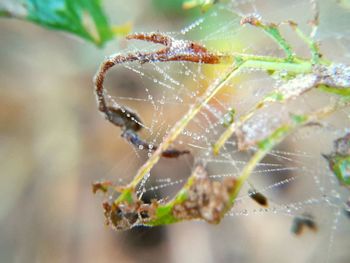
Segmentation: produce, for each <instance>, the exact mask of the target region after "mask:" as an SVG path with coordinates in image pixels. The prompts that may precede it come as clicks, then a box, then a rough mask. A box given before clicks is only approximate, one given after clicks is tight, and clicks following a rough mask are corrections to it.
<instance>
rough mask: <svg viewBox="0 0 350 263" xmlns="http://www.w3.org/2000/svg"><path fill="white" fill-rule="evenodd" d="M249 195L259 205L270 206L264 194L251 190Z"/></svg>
mask: <svg viewBox="0 0 350 263" xmlns="http://www.w3.org/2000/svg"><path fill="white" fill-rule="evenodd" d="M248 194H249V196H250V198H252V199H253V200H254V201H255V202H257V203H258V204H259V205H261V206H265V207H267V206H268V201H267V198H266V196H264V195H263V194H262V193H260V192H257V191H256V190H255V189H249V191H248Z"/></svg>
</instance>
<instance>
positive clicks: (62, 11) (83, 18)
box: [0, 0, 120, 46]
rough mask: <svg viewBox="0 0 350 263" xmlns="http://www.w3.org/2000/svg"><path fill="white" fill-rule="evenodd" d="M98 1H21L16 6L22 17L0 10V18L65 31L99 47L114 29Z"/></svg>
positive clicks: (112, 33)
mask: <svg viewBox="0 0 350 263" xmlns="http://www.w3.org/2000/svg"><path fill="white" fill-rule="evenodd" d="M101 2H102V1H101V0H25V1H22V2H20V3H16V5H17V6H18V7H20V8H24V9H25V10H26V12H27V13H26V15H25V16H24V17H23V14H19V13H17V12H16V11H15V10H6V8H4V10H1V8H0V15H1V16H7V17H15V18H21V19H25V20H29V21H32V22H34V23H37V24H39V25H41V26H44V27H47V28H50V29H55V30H62V31H67V32H70V33H72V34H75V35H77V36H79V37H82V38H84V39H86V40H88V41H91V42H93V43H94V44H96V45H97V46H103V45H104V44H105V43H106V42H107V41H109V40H111V39H112V38H113V37H114V35H115V32H119V31H120V30H119V31H118V30H115V29H114V28H113V27H112V26H111V25H110V24H109V21H108V18H107V17H106V15H105V12H104V11H103V8H102V5H101Z"/></svg>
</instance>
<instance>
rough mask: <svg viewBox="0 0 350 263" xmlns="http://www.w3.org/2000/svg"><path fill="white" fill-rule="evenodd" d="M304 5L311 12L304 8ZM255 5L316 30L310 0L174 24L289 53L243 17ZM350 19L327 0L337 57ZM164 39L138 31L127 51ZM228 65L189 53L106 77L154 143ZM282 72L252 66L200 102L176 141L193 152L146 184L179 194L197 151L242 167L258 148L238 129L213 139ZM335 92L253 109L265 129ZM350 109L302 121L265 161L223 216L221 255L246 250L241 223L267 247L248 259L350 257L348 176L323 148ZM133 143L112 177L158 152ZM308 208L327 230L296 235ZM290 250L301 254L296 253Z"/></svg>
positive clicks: (207, 159) (331, 54)
mask: <svg viewBox="0 0 350 263" xmlns="http://www.w3.org/2000/svg"><path fill="white" fill-rule="evenodd" d="M300 10H306V11H307V12H302V14H301V12H300ZM251 13H254V14H258V15H260V16H261V17H262V18H263V19H264V20H266V21H273V22H281V21H286V20H288V19H291V20H294V21H296V22H298V23H299V24H300V26H301V28H302V29H303V30H305V32H309V31H310V28H309V27H308V26H307V21H308V20H310V18H311V17H312V16H313V10H312V8H311V5H310V3H309V1H293V2H292V3H288V5H286V4H285V3H284V2H283V1H231V2H228V3H226V4H222V5H217V6H215V7H214V8H213V9H212V10H210V11H209V12H207V13H206V14H204V15H203V16H201V17H200V18H198V19H196V20H195V21H193V22H192V23H191V24H189V25H187V26H186V27H184V28H182V29H180V30H178V31H175V32H167V34H168V35H170V36H172V37H174V38H176V39H188V40H191V41H197V42H200V43H202V44H204V45H205V46H206V47H207V48H208V49H209V50H213V51H220V52H226V53H232V52H239V53H247V54H260V55H273V56H276V55H281V56H282V55H283V53H282V51H281V50H279V49H278V47H276V45H275V44H274V43H273V42H272V41H271V40H270V39H269V38H268V37H267V36H266V35H264V33H263V32H261V31H259V30H258V29H256V28H253V27H246V26H244V27H241V26H239V21H240V19H241V17H242V16H244V15H246V14H251ZM332 14H333V15H332ZM334 14H336V15H334ZM349 23H350V13H349V9H346V7H344V6H342V5H341V4H337V3H336V1H329V2H326V1H325V3H324V2H321V3H320V27H319V30H318V32H317V34H316V38H317V39H318V40H319V41H320V42H321V43H322V45H321V50H322V53H323V54H324V55H325V56H326V57H327V58H329V59H331V60H332V61H334V62H337V63H347V64H349V56H350V52H349V44H350V41H349V40H350V39H349V36H350V34H349V33H350V32H349V31H350V29H349V27H348V25H349ZM282 32H283V33H284V34H285V36H286V38H287V39H288V41H289V42H290V43H291V44H292V45H293V47H294V48H295V50H296V52H297V53H298V54H300V55H302V56H308V53H307V52H308V51H307V48H306V47H305V45H304V44H303V43H302V42H301V41H300V40H299V39H298V38H297V37H296V36H295V35H293V32H291V31H290V30H289V29H288V28H287V27H282ZM158 48H159V47H158V46H157V45H149V44H144V43H138V42H135V41H134V42H130V43H128V48H127V49H126V50H124V51H123V52H122V53H125V54H126V53H127V52H137V51H140V50H145V51H151V50H157V49H158ZM227 66H229V65H217V66H213V65H201V64H191V63H185V62H173V63H146V64H140V63H127V64H124V65H122V66H119V67H118V69H117V70H115V71H114V72H113V73H110V74H109V76H108V77H109V78H110V79H109V81H107V83H106V87H107V89H108V90H109V94H110V97H109V98H110V102H111V103H113V102H115V103H117V104H118V105H127V106H129V107H130V108H132V109H135V110H136V111H137V112H138V113H139V116H140V117H141V119H142V120H143V132H142V133H141V135H142V137H143V138H144V139H145V140H147V141H148V142H149V143H150V144H153V145H159V144H160V143H161V142H162V138H163V137H164V136H165V135H166V134H167V133H168V132H169V131H170V129H171V127H173V125H174V124H175V123H176V122H177V121H178V120H179V119H180V118H181V116H183V114H184V113H186V111H187V110H188V109H189V107H190V106H191V105H193V103H194V102H195V101H196V100H197V99H198V97H200V96H201V94H203V93H204V92H205V90H206V88H207V87H208V85H209V84H210V83H212V82H213V81H215V79H217V78H218V77H219V76H220V74H223V72H224V71H225V69H226V68H227ZM110 75H113V77H111V76H110ZM111 78H112V80H111ZM280 81H281V80H280V79H279V77H271V76H269V75H268V74H267V73H265V72H262V71H253V70H245V71H242V72H241V73H240V74H239V75H238V76H237V77H235V78H234V79H233V80H232V81H231V82H230V83H229V84H228V85H226V86H225V87H224V88H223V89H222V90H221V91H220V92H219V93H218V94H217V95H216V96H215V97H214V98H213V99H212V100H211V101H210V102H209V103H208V104H207V105H206V106H205V107H204V108H203V109H202V110H201V111H200V112H199V114H198V115H197V116H196V117H195V118H194V119H193V120H192V121H191V123H190V125H188V126H187V127H186V129H185V130H184V131H183V132H182V134H181V135H180V136H179V137H178V139H177V140H176V142H175V143H174V145H173V146H174V147H176V148H178V149H187V150H190V151H191V153H192V155H191V156H182V157H180V158H178V159H171V160H167V159H162V160H161V161H160V162H159V163H158V164H157V165H156V166H155V167H154V168H153V169H152V171H151V174H150V175H149V176H147V178H145V179H144V180H143V182H142V183H141V184H140V187H139V194H140V195H141V194H143V195H145V194H147V195H149V196H150V197H151V198H157V199H159V198H165V199H169V198H171V197H172V196H174V194H175V193H176V192H177V191H178V190H179V189H180V188H181V187H182V185H183V184H184V183H185V182H186V179H187V178H188V176H189V174H190V172H191V169H192V168H193V163H195V162H197V161H201V162H203V163H204V164H205V166H206V168H207V169H208V172H209V176H210V177H211V178H213V179H214V180H221V179H223V178H225V177H228V176H230V177H232V176H239V175H240V172H241V171H242V169H243V167H244V165H245V164H246V163H247V161H248V160H249V158H250V157H251V156H252V153H254V151H255V149H254V148H250V149H248V150H247V151H239V150H238V148H237V138H236V137H234V136H233V137H232V138H230V140H228V141H227V142H226V144H225V145H224V147H223V149H222V150H221V152H220V154H219V155H217V156H214V155H213V153H212V146H213V144H214V143H215V141H216V140H217V139H218V138H219V136H220V134H221V133H222V132H223V131H224V130H225V127H224V125H225V118H227V113H228V112H230V111H231V110H232V109H235V111H236V115H237V116H241V115H242V114H244V113H245V112H247V111H248V110H249V109H250V108H251V107H252V106H253V105H255V104H256V103H257V102H258V101H259V100H260V99H262V98H263V97H264V96H265V95H266V94H268V93H269V92H271V91H272V90H274V89H275V88H276V87H277V86H278V84H279V83H280ZM331 100H332V98H330V96H329V95H325V94H321V93H320V92H317V91H311V92H309V93H306V94H304V95H301V96H299V97H298V98H296V99H295V100H292V101H290V102H288V103H286V104H271V105H270V106H269V107H267V109H266V110H263V111H262V112H261V113H259V114H258V115H257V116H256V117H255V118H253V122H254V123H255V124H256V126H257V128H256V129H258V130H259V129H263V127H264V126H268V125H272V124H271V123H273V122H277V123H278V122H279V120H280V119H283V118H284V116H285V115H286V114H288V113H290V112H293V113H298V114H300V113H307V112H310V111H312V110H315V109H317V108H319V107H320V106H321V105H323V104H325V103H327V102H329V101H331ZM349 119H350V110H348V109H346V110H342V111H339V112H337V113H336V114H334V115H333V116H332V117H330V118H327V119H325V120H324V121H322V123H321V124H320V125H317V126H310V127H305V128H302V129H300V130H298V131H296V132H295V133H293V134H292V135H290V136H288V138H287V139H286V140H285V141H284V142H283V143H281V144H280V145H279V146H278V147H276V148H275V149H274V150H272V151H271V152H270V153H269V154H268V155H267V156H266V157H265V158H264V159H263V161H262V162H261V163H259V164H258V166H257V167H256V169H255V170H254V172H253V173H252V176H251V177H250V180H249V183H248V184H246V185H245V186H244V187H243V189H242V190H241V192H240V194H239V196H238V198H237V200H236V202H235V205H234V207H233V208H232V209H231V211H230V212H229V213H228V214H227V216H226V217H225V220H224V222H223V223H222V224H223V226H222V227H221V226H219V228H220V227H221V229H222V230H221V231H222V232H220V233H221V234H222V236H221V238H223V239H224V240H227V241H228V242H225V244H223V243H224V242H223V243H220V245H218V247H216V248H215V250H214V252H213V255H212V257H213V258H214V259H216V260H218V261H220V262H221V261H225V259H226V257H230V255H231V256H232V253H234V252H232V251H238V248H237V247H240V246H239V245H237V244H235V243H236V242H237V240H239V239H237V238H235V237H234V236H239V233H238V232H240V231H241V232H242V230H240V231H239V230H238V229H237V224H239V225H240V226H242V227H243V229H245V230H246V231H245V232H244V233H243V234H242V233H241V234H240V235H242V236H241V238H242V239H243V240H245V242H250V243H251V244H252V246H253V245H254V244H255V245H257V246H258V247H259V248H258V249H256V251H255V253H248V252H247V253H245V254H244V255H243V259H244V260H245V261H247V262H254V261H259V262H265V261H266V262H271V260H274V261H276V259H280V260H281V261H283V262H303V261H305V262H316V261H317V262H343V261H344V262H345V261H346V259H349V258H350V254H349V251H348V249H347V245H348V244H349V236H350V235H349V234H350V231H349V218H348V215H347V214H346V212H345V211H344V209H345V202H346V201H347V198H348V197H349V192H348V190H347V189H345V188H343V187H341V186H340V185H339V182H338V181H337V179H336V177H335V176H334V175H333V174H332V172H331V171H330V170H329V168H328V164H327V162H326V161H325V159H323V158H322V156H321V154H322V153H329V152H331V151H332V147H333V141H334V140H335V139H337V138H339V137H342V136H344V134H345V133H347V132H350V129H349V127H350V126H349V123H350V122H349ZM260 131H261V132H263V131H262V130H260ZM120 140H122V139H121V138H120ZM125 143H127V142H125ZM129 148H130V149H129V152H128V153H126V154H125V157H124V158H123V159H121V160H119V161H118V163H117V164H116V165H115V167H113V168H112V169H111V171H110V172H109V173H108V174H106V175H105V178H106V177H107V178H108V179H111V180H114V181H116V180H117V182H118V184H123V183H127V182H129V181H130V180H131V179H132V176H133V175H134V174H135V172H136V170H137V167H136V168H135V167H134V166H132V165H131V163H137V164H140V165H141V164H142V163H144V162H145V160H146V159H147V157H148V156H150V155H151V152H149V153H145V151H144V150H143V149H135V148H134V147H133V146H132V145H130V147H129ZM130 160H132V162H131V161H130ZM121 167H122V172H123V174H124V176H120V177H118V178H117V179H116V178H115V171H116V170H119V169H121ZM252 185H253V186H254V188H255V189H256V190H258V191H259V192H260V193H262V194H264V195H265V196H266V197H267V198H268V200H269V206H268V207H267V208H262V207H261V206H259V205H258V204H256V203H255V202H254V201H253V200H252V199H251V198H250V196H249V194H248V190H249V189H250V188H251V187H252ZM305 213H307V214H311V215H312V216H313V218H314V219H315V222H316V224H317V231H316V232H315V233H314V232H312V231H307V230H306V231H304V232H303V233H302V235H301V236H295V235H294V234H293V233H291V231H290V229H291V227H292V224H293V223H292V222H293V219H294V218H295V217H297V216H302V215H304V214H305ZM190 224H196V223H195V222H190ZM208 227H210V226H208ZM209 231H211V230H209ZM213 235H218V233H217V232H215V234H213ZM282 240H283V241H282ZM213 246H215V244H213ZM241 246H242V245H241ZM242 247H243V248H244V246H242ZM228 251H231V252H228ZM230 253H231V254H230ZM237 253H239V252H237ZM240 253H241V254H242V252H240ZM287 254H290V255H293V257H291V258H289V257H286V255H287Z"/></svg>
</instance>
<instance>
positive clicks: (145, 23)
mask: <svg viewBox="0 0 350 263" xmlns="http://www.w3.org/2000/svg"><path fill="white" fill-rule="evenodd" d="M292 2H293V5H292V4H291V3H292ZM294 2H295V3H294ZM298 2H300V5H299V4H298ZM324 2H329V3H328V4H327V3H326V4H324V3H323V2H322V3H323V4H322V5H321V6H322V8H323V9H321V11H322V12H321V21H322V22H323V25H325V26H323V29H322V30H323V31H321V33H320V35H319V36H320V38H321V39H323V40H324V43H325V44H324V45H323V51H324V53H326V54H327V55H328V56H329V57H330V58H331V59H334V60H336V61H337V62H344V63H349V49H348V45H347V44H346V43H349V42H347V41H348V35H347V36H346V35H344V34H346V33H349V31H347V29H346V28H347V27H348V25H347V24H346V23H345V22H346V21H347V20H345V19H344V16H343V14H344V12H345V13H346V12H347V10H348V9H347V8H348V5H347V2H346V1H324ZM181 4H182V1H179V0H176V1H175V0H153V1H151V0H147V1H145V0H129V1H121V0H120V1H112V0H105V1H104V6H105V9H106V12H107V14H108V16H109V17H110V19H111V21H112V22H113V23H114V24H123V23H127V22H131V23H132V24H133V31H135V32H139V31H156V30H159V31H179V30H180V29H181V28H183V27H184V26H186V25H188V24H189V23H190V22H191V21H194V20H195V19H196V17H198V16H200V11H199V10H198V9H197V10H190V11H184V10H182V9H181ZM329 5H332V6H333V5H334V6H336V5H338V6H336V7H334V8H331V9H328V8H329ZM237 7H238V10H240V11H242V12H243V11H246V12H249V11H251V12H252V11H254V9H256V10H257V11H258V12H260V13H262V14H263V17H264V18H266V19H271V20H272V21H274V19H275V20H277V21H281V20H283V19H284V18H285V17H287V18H293V19H294V20H297V21H302V22H303V23H304V25H305V24H306V23H305V22H306V20H307V19H308V18H310V17H311V14H312V12H311V8H310V7H309V1H237ZM304 10H307V12H304ZM327 10H332V12H331V13H329V12H327ZM337 11H339V12H340V13H341V14H342V15H341V16H338V15H337V13H336V12H337ZM334 12H335V13H334ZM347 14H348V15H350V13H347ZM337 17H338V20H337ZM337 32H339V33H337ZM201 37H202V36H201ZM251 39H253V40H254V37H253V36H252V37H251ZM125 46H126V43H125V41H123V40H122V39H116V40H113V41H112V42H110V43H109V44H108V45H107V46H106V47H105V48H103V49H98V48H96V47H95V46H93V45H92V44H90V43H86V42H84V41H82V40H80V39H77V38H76V37H72V36H71V35H68V34H65V33H62V32H57V31H51V30H47V29H44V28H41V27H39V26H37V25H34V24H31V23H29V22H24V21H18V20H15V19H0V80H1V82H0V86H1V87H0V167H1V169H0V171H1V173H0V179H1V183H0V200H1V201H0V262H152V263H153V262H154V263H156V262H203V263H204V262H316V261H317V262H325V261H326V260H327V257H328V256H330V261H329V262H349V261H350V254H349V251H348V247H349V244H350V242H349V241H350V239H349V230H348V229H349V227H350V224H349V223H350V221H349V220H348V219H346V218H345V217H344V218H343V217H342V218H341V219H340V220H339V222H336V224H335V226H336V230H335V231H333V232H335V234H334V235H333V234H332V233H333V232H332V231H330V229H331V228H332V227H333V226H334V224H333V223H334V221H332V220H333V216H334V215H336V213H335V212H334V211H333V212H332V213H331V214H330V215H329V216H328V215H326V214H325V213H326V212H322V213H321V215H323V216H324V217H325V218H326V219H325V220H324V224H323V225H322V227H324V229H325V231H322V230H320V231H319V233H307V234H306V235H303V236H301V237H295V236H293V235H292V234H291V233H290V231H289V227H290V222H291V220H292V218H291V217H290V216H285V215H284V214H283V213H278V214H272V213H266V214H264V213H262V214H259V215H254V214H250V215H249V216H236V217H235V216H233V217H230V216H229V217H226V218H225V219H224V220H223V222H222V223H221V224H219V225H217V226H211V225H207V224H206V223H204V222H185V223H180V224H176V225H171V226H166V227H156V228H136V229H133V230H130V231H126V232H115V231H113V230H111V229H110V228H108V227H106V226H105V225H104V216H103V213H102V209H101V201H102V200H103V197H102V196H99V195H97V196H94V195H93V194H92V192H91V183H93V182H95V181H97V180H100V179H113V180H118V181H120V182H121V183H126V182H128V181H130V180H131V178H132V176H133V175H134V173H135V171H137V168H138V167H140V165H141V164H142V163H143V162H144V161H145V158H146V156H141V157H140V156H136V154H135V151H134V150H133V149H131V147H130V145H128V144H127V143H126V142H124V141H123V140H122V139H121V138H120V136H119V135H120V131H119V130H118V129H116V128H115V127H113V126H112V125H110V124H109V123H108V122H106V121H105V120H104V119H103V118H102V117H101V116H100V114H99V113H98V112H97V109H96V102H95V96H94V94H93V86H92V77H93V75H94V74H95V71H96V70H97V68H98V65H99V64H100V62H101V61H102V59H103V58H104V56H106V55H109V54H112V53H115V52H117V51H118V50H122V49H123V48H124V47H125ZM264 48H265V49H264V50H268V49H269V47H266V46H265V47H264ZM300 51H302V52H303V50H302V49H300ZM139 81H140V80H139V79H138V78H135V77H134V75H132V74H127V73H125V74H122V73H118V72H117V70H115V71H114V73H112V74H111V76H110V80H109V84H110V85H111V86H113V92H115V93H118V92H120V94H123V95H124V96H126V97H137V96H138V93H139V92H140V90H139V89H138V86H139V83H138V82H139ZM131 106H133V104H131ZM134 106H136V107H138V111H139V112H141V111H142V114H143V116H144V118H145V119H146V120H147V118H148V119H150V118H152V116H154V115H152V114H153V108H152V107H151V105H150V104H145V105H141V106H140V104H137V105H136V104H135V105H134ZM172 109H175V110H176V107H174V108H172ZM178 110H181V109H178ZM338 122H340V123H341V125H345V126H346V125H348V124H349V119H347V122H346V123H342V121H341V120H338ZM309 137H310V135H309ZM317 141H318V140H315V141H313V142H311V143H310V145H308V147H313V146H312V145H315V144H317ZM313 143H314V144H313ZM330 146H331V143H329V144H327V147H330ZM286 147H287V146H286ZM293 147H295V146H293ZM192 162H193V159H191V158H190V157H188V158H187V157H186V158H185V159H184V160H182V161H180V162H176V161H174V160H166V161H164V162H162V163H161V164H160V165H159V166H157V169H156V171H155V172H154V174H153V175H152V176H157V175H162V174H166V175H167V177H171V176H174V178H177V176H178V174H179V173H181V174H184V175H186V174H189V171H190V169H191V163H192ZM320 162H321V161H320ZM326 168H327V167H326V165H325V164H324V166H323V169H326ZM308 183H309V182H308V180H305V181H302V182H301V185H302V186H305V185H306V186H305V187H307V184H308ZM310 184H312V182H311V183H310ZM299 186H300V184H299ZM291 187H292V186H291ZM174 189H175V188H174ZM302 189H304V188H302ZM316 190H317V189H316ZM304 191H305V189H304ZM161 194H162V193H159V195H161ZM289 194H290V193H289ZM292 194H293V195H298V194H300V192H298V191H294V192H293V191H292ZM288 197H289V195H288V194H286V195H284V197H283V198H286V199H284V200H283V201H282V202H285V203H289V202H292V201H288ZM244 205H246V206H247V207H254V206H256V204H254V203H251V202H249V201H248V202H246V203H245V204H244ZM330 243H331V244H332V246H331V247H330V246H329V244H330ZM329 248H330V249H329ZM329 250H330V251H329Z"/></svg>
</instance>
